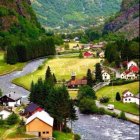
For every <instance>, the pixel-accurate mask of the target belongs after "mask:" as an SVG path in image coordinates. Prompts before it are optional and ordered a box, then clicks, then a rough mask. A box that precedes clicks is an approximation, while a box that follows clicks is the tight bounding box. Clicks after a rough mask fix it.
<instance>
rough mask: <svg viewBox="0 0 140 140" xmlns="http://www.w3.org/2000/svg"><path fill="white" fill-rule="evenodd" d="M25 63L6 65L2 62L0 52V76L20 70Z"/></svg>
mask: <svg viewBox="0 0 140 140" xmlns="http://www.w3.org/2000/svg"><path fill="white" fill-rule="evenodd" d="M24 66H25V63H17V64H15V65H9V64H6V62H5V60H4V52H2V51H0V75H4V74H7V73H10V72H13V71H15V70H21V69H22V68H23V67H24Z"/></svg>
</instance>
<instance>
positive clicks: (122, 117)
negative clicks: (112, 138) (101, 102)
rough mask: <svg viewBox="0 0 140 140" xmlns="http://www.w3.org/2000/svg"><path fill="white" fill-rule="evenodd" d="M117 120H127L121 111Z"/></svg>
mask: <svg viewBox="0 0 140 140" xmlns="http://www.w3.org/2000/svg"><path fill="white" fill-rule="evenodd" d="M119 119H122V120H127V118H126V116H125V113H124V112H123V111H122V112H121V113H120V116H119Z"/></svg>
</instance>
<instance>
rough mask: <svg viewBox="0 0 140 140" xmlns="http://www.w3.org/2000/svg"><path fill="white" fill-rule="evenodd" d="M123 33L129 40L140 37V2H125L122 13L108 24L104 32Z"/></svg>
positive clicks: (134, 0)
mask: <svg viewBox="0 0 140 140" xmlns="http://www.w3.org/2000/svg"><path fill="white" fill-rule="evenodd" d="M109 31H113V32H121V33H123V34H124V35H125V37H126V38H128V39H133V38H134V37H138V36H139V0H123V2H122V5H121V11H120V12H119V13H118V14H117V16H116V17H115V18H114V19H112V20H111V21H110V22H108V23H107V24H106V25H105V27H104V32H109Z"/></svg>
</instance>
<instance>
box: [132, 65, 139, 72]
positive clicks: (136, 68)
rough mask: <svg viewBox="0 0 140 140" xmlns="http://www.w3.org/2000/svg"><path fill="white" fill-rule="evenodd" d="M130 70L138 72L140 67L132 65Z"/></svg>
mask: <svg viewBox="0 0 140 140" xmlns="http://www.w3.org/2000/svg"><path fill="white" fill-rule="evenodd" d="M130 71H132V72H135V73H138V72H139V67H137V66H131V67H130Z"/></svg>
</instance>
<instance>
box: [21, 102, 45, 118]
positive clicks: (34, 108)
mask: <svg viewBox="0 0 140 140" xmlns="http://www.w3.org/2000/svg"><path fill="white" fill-rule="evenodd" d="M42 110H43V109H42V108H41V107H39V106H38V105H37V104H35V103H30V104H29V105H28V106H27V107H26V108H25V109H24V115H26V116H27V117H29V116H31V115H33V114H34V113H35V112H37V111H42Z"/></svg>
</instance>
